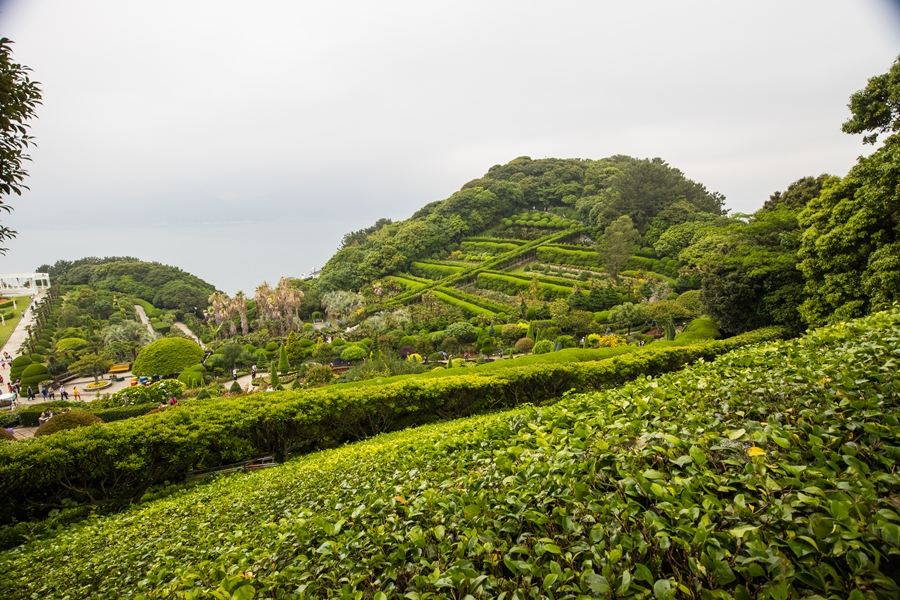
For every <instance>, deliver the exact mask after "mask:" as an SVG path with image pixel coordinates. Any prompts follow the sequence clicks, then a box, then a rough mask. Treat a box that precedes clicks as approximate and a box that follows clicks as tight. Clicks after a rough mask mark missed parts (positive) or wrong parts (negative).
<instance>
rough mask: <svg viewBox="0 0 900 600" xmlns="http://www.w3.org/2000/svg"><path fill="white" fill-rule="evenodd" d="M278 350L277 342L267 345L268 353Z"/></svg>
mask: <svg viewBox="0 0 900 600" xmlns="http://www.w3.org/2000/svg"><path fill="white" fill-rule="evenodd" d="M276 350H278V343H277V342H269V343H268V344H266V352H275V351H276Z"/></svg>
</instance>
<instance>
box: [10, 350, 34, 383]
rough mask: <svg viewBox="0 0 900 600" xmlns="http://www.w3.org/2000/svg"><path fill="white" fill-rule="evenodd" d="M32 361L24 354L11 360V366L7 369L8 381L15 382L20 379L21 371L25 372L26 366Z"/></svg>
mask: <svg viewBox="0 0 900 600" xmlns="http://www.w3.org/2000/svg"><path fill="white" fill-rule="evenodd" d="M33 362H34V361H33V360H31V358H29V357H28V356H25V355H24V354H23V355H22V356H17V357H15V358H14V359H13V361H12V365H11V366H10V368H9V379H10V381H15V380H16V379H20V378H21V377H22V371H24V370H25V368H26V367H28V365H30V364H32V363H33Z"/></svg>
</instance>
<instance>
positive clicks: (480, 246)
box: [459, 241, 520, 255]
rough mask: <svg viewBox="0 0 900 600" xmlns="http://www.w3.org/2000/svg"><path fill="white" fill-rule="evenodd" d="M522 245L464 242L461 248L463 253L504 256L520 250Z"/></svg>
mask: <svg viewBox="0 0 900 600" xmlns="http://www.w3.org/2000/svg"><path fill="white" fill-rule="evenodd" d="M519 246H520V244H513V243H510V242H466V241H463V242H462V243H461V244H460V245H459V248H460V250H462V251H463V252H476V253H485V254H491V255H497V254H503V253H504V252H509V251H511V250H516V249H518V248H519Z"/></svg>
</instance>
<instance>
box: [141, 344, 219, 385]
mask: <svg viewBox="0 0 900 600" xmlns="http://www.w3.org/2000/svg"><path fill="white" fill-rule="evenodd" d="M201 360H203V349H202V348H201V347H200V346H198V345H197V344H196V343H195V342H192V341H191V340H187V339H184V338H166V339H162V340H156V341H155V342H151V343H150V344H148V345H147V346H145V347H144V348H143V349H142V350H141V352H140V354H138V355H137V358H136V359H135V361H134V364H133V365H132V366H131V372H132V373H134V374H135V375H145V376H149V375H162V376H166V375H174V374H175V373H180V372H181V371H183V370H184V369H186V368H187V367H190V366H191V365H196V364H199V363H200V361H201Z"/></svg>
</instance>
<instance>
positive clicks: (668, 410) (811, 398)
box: [0, 314, 900, 600]
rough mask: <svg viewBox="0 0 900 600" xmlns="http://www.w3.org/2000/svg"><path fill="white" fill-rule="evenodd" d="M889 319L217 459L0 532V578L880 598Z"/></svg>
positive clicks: (8, 583) (3, 582)
mask: <svg viewBox="0 0 900 600" xmlns="http://www.w3.org/2000/svg"><path fill="white" fill-rule="evenodd" d="M898 339H900V315H897V314H895V315H894V316H893V317H890V318H885V317H884V315H881V316H879V317H876V318H873V319H866V320H864V321H862V322H858V323H856V324H852V325H849V326H840V327H835V328H830V329H827V330H820V331H818V332H816V333H814V334H812V335H810V336H807V337H805V338H803V339H801V340H797V341H792V342H786V343H777V344H768V345H765V346H761V347H755V348H748V349H745V350H741V351H739V352H735V353H733V354H730V355H728V356H726V357H723V358H720V359H718V360H717V361H716V362H715V363H712V364H699V365H696V366H694V367H692V368H690V369H688V370H686V371H683V372H679V373H672V374H668V375H665V376H663V377H660V378H658V379H647V378H640V379H639V380H637V381H635V382H633V383H630V384H628V385H626V386H624V387H621V388H618V389H614V390H609V391H606V392H601V393H592V394H584V395H575V396H570V397H567V398H564V399H562V401H560V402H558V403H556V404H554V405H553V406H549V407H543V408H538V409H535V408H532V407H529V408H520V409H517V410H515V411H510V412H508V413H502V414H494V415H490V416H482V417H477V418H472V419H465V420H459V421H455V422H451V423H443V424H440V425H435V426H428V427H424V428H420V429H415V430H408V431H404V432H400V433H397V434H392V435H389V436H381V437H378V438H375V439H373V440H369V441H367V442H364V443H361V444H354V445H352V446H347V447H343V448H340V449H337V450H333V451H328V452H322V453H317V454H315V455H313V456H309V457H306V458H303V459H299V460H295V461H291V462H290V463H288V464H286V465H283V466H281V467H279V468H277V469H271V470H268V471H262V472H257V473H253V474H249V475H235V476H229V477H222V478H219V479H217V480H214V481H212V482H210V483H208V484H205V485H202V486H198V487H196V488H193V489H185V490H181V491H179V492H176V493H173V494H171V495H169V496H166V497H163V498H160V499H156V500H153V501H149V502H147V503H145V504H143V505H141V506H137V507H135V508H134V509H132V510H130V511H128V512H127V513H124V514H122V515H117V516H114V517H111V518H96V519H93V520H91V521H89V522H87V523H85V524H84V525H82V526H79V527H74V528H70V529H67V530H60V531H59V532H58V533H55V534H53V535H51V536H49V537H47V538H46V539H42V540H36V541H33V542H30V543H29V544H28V545H27V546H26V547H23V548H22V549H19V550H16V551H12V552H7V553H4V554H0V570H2V571H3V572H4V573H6V574H7V575H6V576H5V577H4V578H2V579H0V596H4V597H10V598H45V597H54V598H56V597H69V598H82V597H85V598H86V597H90V598H100V599H106V598H121V597H143V598H162V597H173V598H320V597H321V598H325V597H334V598H378V599H384V598H388V597H390V598H404V597H405V598H410V599H415V598H434V599H437V598H448V597H455V598H465V597H467V596H468V597H472V598H500V597H504V598H538V597H548V598H578V599H581V598H591V597H603V598H642V599H650V598H656V599H660V600H671V599H674V598H694V599H698V600H699V599H726V600H727V599H731V600H748V599H751V598H758V599H761V600H763V599H765V600H787V599H800V598H808V599H814V598H822V599H824V598H828V599H850V600H863V599H866V598H871V599H875V598H896V597H898V595H900V588H898V587H897V582H896V578H897V571H896V569H897V556H898V548H900V526H898V523H900V508H898V504H897V502H896V498H897V495H898V492H900V478H898V476H897V474H896V472H895V471H896V466H895V463H896V457H895V455H896V453H897V447H898V444H900V440H898V437H900V434H898V431H900V430H898V427H900V425H898V408H900V395H898V389H900V388H897V386H896V377H897V368H896V353H897V340H898ZM37 565H39V566H40V569H41V576H40V577H36V576H35V575H34V569H35V568H36V566H37Z"/></svg>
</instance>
